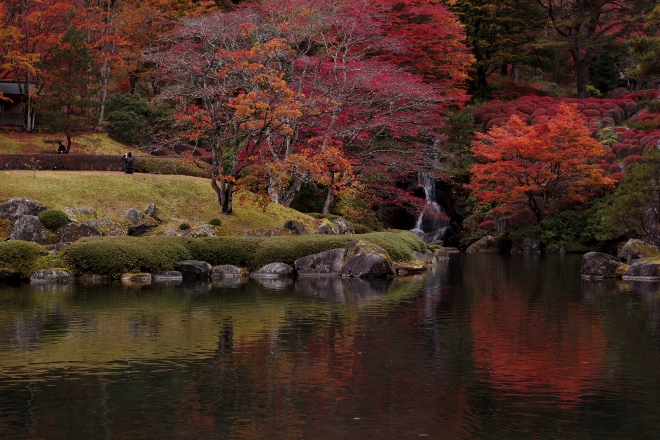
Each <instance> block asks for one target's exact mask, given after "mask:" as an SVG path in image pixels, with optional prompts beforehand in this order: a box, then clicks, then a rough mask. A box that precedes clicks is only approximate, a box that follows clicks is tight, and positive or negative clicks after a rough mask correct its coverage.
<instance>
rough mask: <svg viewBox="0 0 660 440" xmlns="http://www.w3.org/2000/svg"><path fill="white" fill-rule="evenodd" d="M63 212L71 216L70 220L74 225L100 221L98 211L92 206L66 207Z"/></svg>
mask: <svg viewBox="0 0 660 440" xmlns="http://www.w3.org/2000/svg"><path fill="white" fill-rule="evenodd" d="M63 211H64V212H65V213H66V214H67V215H68V216H69V220H71V221H72V222H74V223H83V222H86V221H89V220H98V217H97V214H96V209H94V208H92V207H91V206H74V207H69V206H66V207H64V209H63Z"/></svg>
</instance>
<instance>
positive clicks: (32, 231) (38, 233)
mask: <svg viewBox="0 0 660 440" xmlns="http://www.w3.org/2000/svg"><path fill="white" fill-rule="evenodd" d="M53 237H54V236H53V234H51V233H50V232H49V231H48V230H47V229H46V227H45V226H44V225H43V224H41V222H40V221H39V218H38V217H35V216H34V215H24V216H22V217H21V218H19V219H18V220H16V223H14V230H13V231H11V235H10V236H9V238H10V239H11V240H23V241H32V242H35V243H39V244H49V243H50V242H51V241H53V240H55V239H54V238H53ZM57 241H59V240H55V242H57Z"/></svg>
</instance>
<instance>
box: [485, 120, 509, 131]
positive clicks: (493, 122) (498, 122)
mask: <svg viewBox="0 0 660 440" xmlns="http://www.w3.org/2000/svg"><path fill="white" fill-rule="evenodd" d="M508 120H509V118H493V119H491V120H490V121H488V124H486V127H485V128H486V130H490V129H491V128H492V127H494V126H495V125H504V124H505V123H506V122H507V121H508Z"/></svg>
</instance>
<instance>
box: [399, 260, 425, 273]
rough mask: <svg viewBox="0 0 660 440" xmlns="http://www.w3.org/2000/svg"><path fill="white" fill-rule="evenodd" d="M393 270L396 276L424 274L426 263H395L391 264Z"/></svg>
mask: <svg viewBox="0 0 660 440" xmlns="http://www.w3.org/2000/svg"><path fill="white" fill-rule="evenodd" d="M393 267H394V270H395V271H396V274H397V275H399V276H401V275H413V274H416V273H426V270H427V266H426V263H424V262H422V261H419V260H413V261H395V262H394V263H393Z"/></svg>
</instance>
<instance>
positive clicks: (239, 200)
mask: <svg viewBox="0 0 660 440" xmlns="http://www.w3.org/2000/svg"><path fill="white" fill-rule="evenodd" d="M16 197H24V198H26V199H30V200H35V201H38V202H41V203H43V204H45V205H46V206H48V207H50V208H59V209H61V208H63V207H65V206H91V207H93V208H95V209H96V211H97V213H98V216H99V218H103V217H110V218H119V217H120V216H121V215H122V214H124V213H125V212H126V211H127V210H128V209H129V208H138V209H140V210H144V209H146V208H147V206H148V205H149V204H150V203H152V202H153V203H155V204H156V207H157V208H158V210H159V216H160V217H161V218H162V219H163V220H164V221H165V222H164V225H163V226H161V228H165V229H169V230H174V229H176V228H177V227H178V225H179V224H181V223H183V222H187V223H189V224H190V225H191V226H192V227H193V228H194V227H196V226H201V225H203V224H206V223H208V221H209V220H211V219H212V218H219V219H221V220H222V224H223V226H226V227H227V228H229V229H231V231H233V233H235V234H237V235H240V234H242V233H243V232H244V231H247V230H251V229H254V228H264V229H272V228H274V227H282V226H283V225H284V222H285V221H286V220H289V219H293V220H299V221H302V222H303V223H305V225H306V226H307V228H308V229H310V230H312V229H313V228H314V225H315V221H314V219H313V218H311V217H309V216H307V215H305V214H302V213H300V212H298V211H295V210H293V209H289V208H286V207H284V206H280V205H275V204H270V205H267V206H265V207H261V206H259V204H258V203H257V202H256V200H255V197H254V196H252V195H250V194H235V195H234V213H233V214H231V215H223V214H221V212H220V206H219V205H218V203H217V199H216V196H215V192H214V191H213V189H212V188H211V185H210V183H209V180H208V179H202V178H196V177H188V176H165V175H154V174H124V173H119V172H95V171H75V172H74V171H37V172H32V171H0V202H5V201H7V200H9V199H12V198H16Z"/></svg>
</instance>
